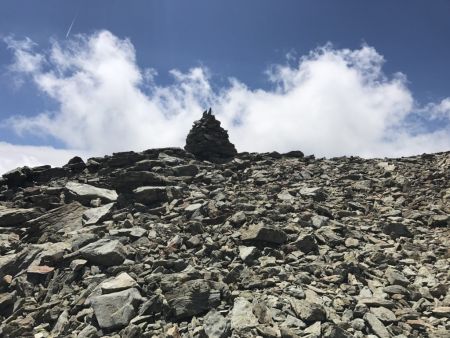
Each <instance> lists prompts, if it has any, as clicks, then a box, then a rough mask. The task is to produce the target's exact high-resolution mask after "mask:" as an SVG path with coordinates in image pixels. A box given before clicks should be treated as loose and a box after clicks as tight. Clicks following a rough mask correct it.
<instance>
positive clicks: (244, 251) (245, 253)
mask: <svg viewBox="0 0 450 338" xmlns="http://www.w3.org/2000/svg"><path fill="white" fill-rule="evenodd" d="M257 255H258V249H257V248H256V247H254V246H244V245H241V246H239V258H240V259H242V260H243V261H244V262H245V263H249V262H251V261H252V260H253V259H255V258H256V257H257Z"/></svg>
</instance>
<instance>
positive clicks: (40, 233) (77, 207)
mask: <svg viewBox="0 0 450 338" xmlns="http://www.w3.org/2000/svg"><path fill="white" fill-rule="evenodd" d="M85 211H86V208H85V207H84V206H82V205H81V204H80V203H78V202H72V203H69V204H65V205H63V206H61V207H59V208H56V209H53V210H50V211H48V212H47V213H45V214H44V215H42V216H40V217H38V218H35V219H32V220H30V221H28V222H27V225H28V227H29V233H30V235H31V238H36V240H37V241H38V242H47V241H52V242H61V241H64V240H65V239H67V237H68V236H69V234H70V233H72V232H73V231H76V230H79V229H81V228H82V216H83V214H84V212H85Z"/></svg>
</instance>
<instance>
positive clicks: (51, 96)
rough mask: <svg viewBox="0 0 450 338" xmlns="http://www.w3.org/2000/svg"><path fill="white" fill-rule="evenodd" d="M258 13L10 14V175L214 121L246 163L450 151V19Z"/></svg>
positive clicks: (440, 12) (113, 10)
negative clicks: (260, 156)
mask: <svg viewBox="0 0 450 338" xmlns="http://www.w3.org/2000/svg"><path fill="white" fill-rule="evenodd" d="M25 3H27V5H28V11H26V12H25V13H20V14H21V15H22V16H20V18H19V16H18V14H17V15H16V14H15V11H17V10H18V9H19V8H20V7H21V6H22V7H23V6H24V5H25ZM190 4H191V3H190ZM250 4H251V5H250ZM258 4H259V6H258V7H255V2H254V1H253V2H252V1H249V2H248V3H246V4H245V5H242V6H240V7H237V6H233V4H232V3H230V2H227V4H225V3H223V2H218V3H215V4H210V3H206V2H204V1H193V2H192V5H190V6H187V5H185V4H183V3H182V2H178V1H172V2H156V1H149V2H145V3H144V2H141V1H136V2H132V3H131V4H128V5H124V4H121V3H119V2H117V1H112V2H108V4H106V2H104V1H95V2H93V3H89V2H87V1H80V2H74V1H68V2H65V3H64V4H61V3H57V2H55V1H43V2H42V3H40V5H35V4H32V3H31V2H27V1H16V2H12V1H4V2H2V4H1V5H0V6H1V7H3V10H2V11H0V13H3V14H0V19H1V20H0V34H1V35H0V36H1V38H2V41H3V44H2V45H1V46H2V47H1V48H0V65H1V79H0V89H1V91H0V101H1V102H2V105H1V107H0V120H1V122H0V123H1V129H0V130H1V135H2V137H1V138H0V142H1V143H0V154H1V155H2V158H3V159H2V160H1V163H0V170H3V171H4V170H7V169H11V168H12V166H14V165H16V164H19V165H21V164H29V165H36V164H38V163H40V164H44V162H45V161H49V162H51V163H49V164H53V165H54V164H63V163H65V162H67V160H68V159H69V158H70V157H69V156H72V155H74V154H79V155H82V156H85V157H86V156H90V155H105V154H107V153H111V152H113V151H120V150H143V149H145V148H153V147H156V146H165V145H167V146H169V145H173V146H183V142H184V138H185V136H186V134H187V131H188V130H189V128H190V126H191V124H192V122H193V121H194V120H196V119H198V118H199V117H200V116H201V112H202V111H203V110H204V109H206V108H208V107H209V106H212V107H213V110H214V111H215V112H216V113H217V117H218V119H219V120H221V121H222V123H223V125H224V126H225V127H226V128H228V129H229V132H230V138H231V141H232V142H234V143H235V144H236V146H237V147H238V150H239V151H245V150H249V151H253V150H256V151H270V150H277V151H288V150H294V149H298V150H302V151H305V152H306V153H314V154H316V155H318V156H328V157H329V156H340V155H360V156H365V157H373V156H378V157H380V156H381V157H383V156H402V155H410V154H415V153H420V152H430V151H445V150H448V149H450V123H449V121H450V99H449V96H450V95H449V92H450V90H449V82H448V79H449V78H450V68H449V67H448V62H447V60H448V59H449V58H448V57H450V47H449V46H448V43H447V44H446V43H445V41H446V37H447V36H448V34H449V33H450V23H448V22H447V21H448V20H444V19H445V18H446V13H447V14H448V13H450V4H448V3H446V2H444V1H436V3H435V4H434V6H425V7H424V6H423V5H421V4H420V2H417V1H414V2H408V4H409V5H408V6H407V5H406V2H404V1H403V2H399V3H398V4H396V5H392V4H391V5H389V4H388V2H386V1H380V2H377V4H376V5H375V4H368V5H367V6H366V7H365V6H361V5H360V4H357V2H355V1H348V2H346V5H342V3H341V4H339V5H337V4H333V3H331V2H329V1H318V2H317V3H316V2H315V3H314V4H312V3H311V2H308V1H301V2H295V3H294V2H292V1H286V2H285V3H284V6H277V5H276V4H275V3H274V2H271V1H262V2H258ZM401 4H403V6H402V5H401ZM52 6H54V7H52ZM387 8H390V11H387V10H386V9H387ZM424 8H426V10H424ZM58 11H59V12H58ZM102 11H103V14H100V13H101V12H102ZM333 11H334V12H333ZM370 11H372V12H370ZM17 13H19V12H17ZM55 13H59V15H55ZM318 13H319V14H321V15H319V16H318V15H317V14H318ZM399 13H403V14H402V16H399ZM145 15H147V16H145ZM396 15H397V17H396ZM369 16H370V19H369ZM45 18H47V20H46V21H45ZM49 18H51V20H49ZM200 18H203V19H204V20H203V21H200V20H199V19H200ZM377 19H378V20H379V21H378V23H383V24H382V25H381V24H380V25H379V26H373V25H372V23H373V22H374V20H377ZM365 20H366V21H365ZM395 24H397V25H398V27H397V28H395ZM149 26H150V28H149ZM238 33H239V34H238ZM395 42H397V44H395ZM58 55H59V56H60V57H61V58H60V59H58ZM108 62H111V63H112V64H111V63H108ZM114 62H116V64H114ZM117 66H119V67H117ZM99 67H100V68H101V67H103V68H102V69H103V70H104V72H103V73H101V72H97V71H96V70H97V69H100V68H99ZM121 67H122V68H121ZM74 74H78V75H80V76H81V77H82V78H83V77H84V80H86V79H88V80H92V83H90V82H89V81H84V82H83V81H82V80H83V79H80V78H77V77H76V76H74ZM118 95H119V96H121V99H120V100H116V98H117V96H118ZM94 101H95V104H93V103H92V102H94ZM111 102H115V105H114V106H112V105H111ZM280 107H282V109H280ZM112 116H113V118H111V117H112ZM99 121H100V122H99ZM80 126H81V127H80ZM149 134H151V135H149ZM117 135H120V138H118V137H117ZM233 138H234V140H233ZM119 141H120V142H119ZM25 146H26V147H25ZM40 146H45V147H47V148H45V149H42V148H41V149H38V148H37V147H40ZM33 147H34V148H33ZM11 149H14V154H11V152H12V151H11ZM54 149H60V150H54Z"/></svg>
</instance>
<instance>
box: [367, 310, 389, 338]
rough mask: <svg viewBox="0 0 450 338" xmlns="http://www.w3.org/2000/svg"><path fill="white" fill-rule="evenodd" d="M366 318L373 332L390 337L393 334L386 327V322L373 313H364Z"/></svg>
mask: <svg viewBox="0 0 450 338" xmlns="http://www.w3.org/2000/svg"><path fill="white" fill-rule="evenodd" d="M364 320H365V321H366V322H367V325H368V326H369V327H370V329H371V330H372V332H373V333H374V334H376V335H377V336H378V337H380V338H389V337H391V334H390V333H389V331H388V330H387V329H386V327H385V326H384V324H383V323H382V322H381V321H380V320H379V319H378V318H377V317H376V316H375V315H373V314H372V313H366V314H365V315H364Z"/></svg>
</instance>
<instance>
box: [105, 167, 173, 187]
mask: <svg viewBox="0 0 450 338" xmlns="http://www.w3.org/2000/svg"><path fill="white" fill-rule="evenodd" d="M167 183H168V182H167V179H166V178H164V177H163V176H161V175H158V174H156V173H153V172H150V171H125V172H121V173H120V174H118V175H117V176H116V177H114V179H113V180H112V185H113V187H114V188H115V189H116V190H117V191H119V192H131V191H133V190H134V189H136V188H139V187H152V186H157V187H160V186H165V185H167Z"/></svg>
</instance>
